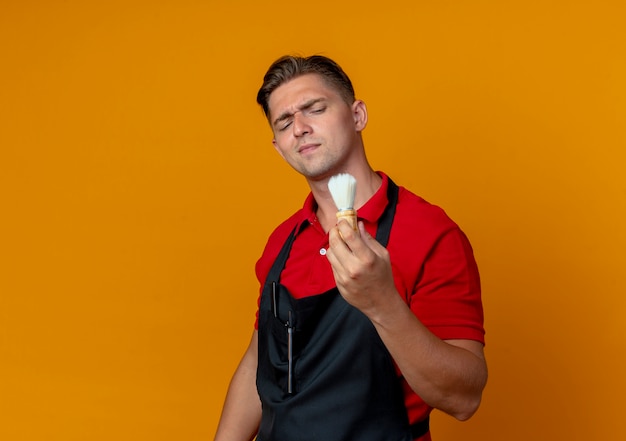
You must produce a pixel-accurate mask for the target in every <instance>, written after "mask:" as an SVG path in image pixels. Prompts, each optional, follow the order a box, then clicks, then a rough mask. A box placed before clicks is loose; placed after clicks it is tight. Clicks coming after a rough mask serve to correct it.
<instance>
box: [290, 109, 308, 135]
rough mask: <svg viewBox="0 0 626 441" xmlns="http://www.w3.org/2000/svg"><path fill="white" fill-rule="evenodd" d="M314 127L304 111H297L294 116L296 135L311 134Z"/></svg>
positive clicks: (294, 132) (294, 131)
mask: <svg viewBox="0 0 626 441" xmlns="http://www.w3.org/2000/svg"><path fill="white" fill-rule="evenodd" d="M312 131H313V129H311V126H310V125H309V123H308V121H307V117H306V115H304V114H303V113H302V112H296V114H295V115H294V116H293V134H294V136H296V137H300V136H304V135H310V134H311V132H312Z"/></svg>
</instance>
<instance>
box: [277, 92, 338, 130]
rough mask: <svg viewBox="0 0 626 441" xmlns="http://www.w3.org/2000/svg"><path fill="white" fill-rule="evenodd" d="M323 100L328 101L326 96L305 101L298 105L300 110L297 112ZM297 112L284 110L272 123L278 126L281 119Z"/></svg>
mask: <svg viewBox="0 0 626 441" xmlns="http://www.w3.org/2000/svg"><path fill="white" fill-rule="evenodd" d="M322 101H326V99H325V98H314V99H311V100H308V101H305V102H304V103H303V104H301V105H300V106H299V107H298V110H296V112H298V111H302V110H306V109H310V108H311V107H313V106H314V105H316V104H317V103H319V102H322ZM296 112H283V113H281V114H280V115H279V116H278V117H277V118H276V119H275V120H274V121H273V122H272V125H273V126H276V125H277V124H278V123H280V122H281V121H284V120H286V119H289V118H291V117H292V116H293V115H294V114H295V113H296Z"/></svg>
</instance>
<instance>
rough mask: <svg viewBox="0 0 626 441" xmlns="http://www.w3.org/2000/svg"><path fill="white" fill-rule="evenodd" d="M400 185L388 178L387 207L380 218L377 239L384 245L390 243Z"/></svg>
mask: <svg viewBox="0 0 626 441" xmlns="http://www.w3.org/2000/svg"><path fill="white" fill-rule="evenodd" d="M398 192H399V190H398V186H397V185H396V184H395V183H394V182H393V181H392V180H391V178H389V177H388V178H387V207H386V208H385V211H384V212H383V214H382V216H381V217H380V219H378V228H377V229H376V240H377V241H378V242H379V243H380V244H381V245H382V246H384V247H386V246H387V244H388V243H389V234H390V233H391V225H392V224H393V218H394V216H395V215H396V205H397V204H398Z"/></svg>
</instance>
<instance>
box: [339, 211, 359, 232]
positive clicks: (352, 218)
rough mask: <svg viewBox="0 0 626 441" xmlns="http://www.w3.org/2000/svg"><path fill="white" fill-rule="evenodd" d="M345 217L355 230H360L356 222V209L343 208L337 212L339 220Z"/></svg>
mask: <svg viewBox="0 0 626 441" xmlns="http://www.w3.org/2000/svg"><path fill="white" fill-rule="evenodd" d="M341 219H345V220H346V221H347V222H348V223H349V224H350V226H351V227H352V229H353V230H354V231H358V227H357V223H356V210H341V211H338V212H337V222H339V221H340V220H341Z"/></svg>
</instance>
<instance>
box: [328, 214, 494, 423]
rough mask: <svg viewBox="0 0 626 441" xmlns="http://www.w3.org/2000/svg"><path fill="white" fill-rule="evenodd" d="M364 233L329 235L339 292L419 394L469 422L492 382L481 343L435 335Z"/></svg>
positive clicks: (380, 249) (385, 258) (383, 252)
mask: <svg viewBox="0 0 626 441" xmlns="http://www.w3.org/2000/svg"><path fill="white" fill-rule="evenodd" d="M359 229H360V235H359V234H357V233H355V232H354V231H352V230H351V228H350V227H349V226H348V225H347V223H345V222H339V224H338V225H337V227H335V228H333V229H332V230H331V231H330V236H329V241H330V247H329V250H328V253H327V257H328V260H329V262H330V264H331V266H332V268H333V272H334V275H335V280H336V281H337V287H338V288H339V291H340V292H341V294H342V295H343V297H344V298H345V299H346V301H347V302H348V303H350V304H352V305H353V306H354V307H356V308H358V309H359V310H361V312H363V313H364V314H365V315H366V316H367V317H368V318H369V319H370V320H371V321H372V323H373V324H374V326H375V327H376V329H377V331H378V333H379V335H380V337H381V339H382V341H383V343H384V344H385V346H386V347H387V349H388V350H389V352H390V354H391V356H392V357H393V358H394V360H395V361H396V364H397V365H398V368H399V369H400V371H401V372H402V374H403V376H404V378H405V379H406V381H407V382H408V384H409V385H410V386H411V388H412V389H413V390H414V391H415V393H417V394H418V395H419V396H420V397H421V398H422V399H423V400H424V401H425V402H426V403H428V404H429V405H430V406H432V407H436V408H438V409H441V410H442V411H444V412H446V413H448V414H450V415H452V416H454V417H455V418H457V419H459V420H466V419H468V418H469V417H470V416H472V415H473V414H474V412H475V411H476V410H477V409H478V406H479V404H480V399H481V395H482V391H483V389H484V387H485V384H486V381H487V366H486V363H485V358H484V354H483V347H482V343H480V342H477V341H472V340H448V341H443V340H441V339H439V338H438V337H437V336H435V335H434V334H433V333H432V332H430V331H429V330H428V329H427V328H426V327H425V326H424V325H423V324H422V323H421V322H420V321H419V319H418V318H417V317H416V316H415V314H413V312H412V311H411V310H410V309H409V307H408V306H407V304H406V303H405V302H404V300H403V299H402V297H401V296H400V295H399V294H398V291H397V290H396V287H395V284H394V280H393V274H392V271H391V262H390V259H389V253H388V252H387V250H386V249H385V248H384V247H383V246H382V245H380V244H379V243H378V242H377V241H376V240H375V239H374V238H373V237H371V236H370V235H369V234H368V233H367V232H366V231H365V229H364V228H363V226H362V225H359ZM339 231H341V235H340V234H339ZM342 237H343V239H342Z"/></svg>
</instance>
